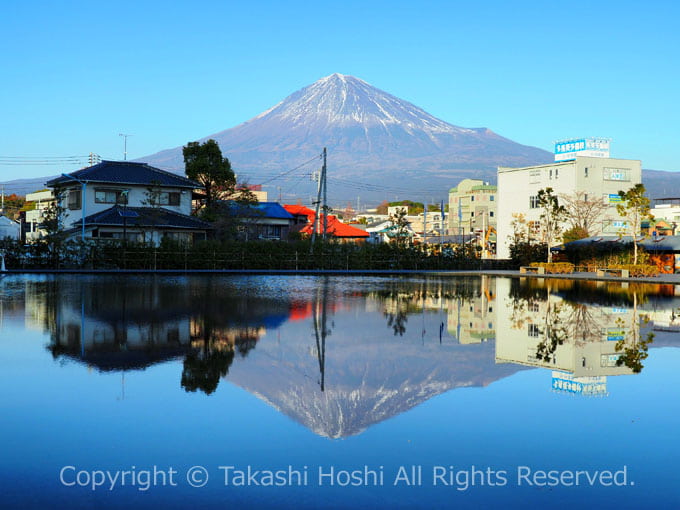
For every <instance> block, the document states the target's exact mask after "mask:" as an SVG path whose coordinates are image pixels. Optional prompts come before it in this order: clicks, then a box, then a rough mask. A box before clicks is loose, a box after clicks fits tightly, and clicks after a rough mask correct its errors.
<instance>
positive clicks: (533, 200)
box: [529, 195, 538, 209]
mask: <svg viewBox="0 0 680 510" xmlns="http://www.w3.org/2000/svg"><path fill="white" fill-rule="evenodd" d="M529 209H538V195H532V196H530V197H529Z"/></svg>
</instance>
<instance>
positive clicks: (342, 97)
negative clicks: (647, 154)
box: [140, 74, 552, 194]
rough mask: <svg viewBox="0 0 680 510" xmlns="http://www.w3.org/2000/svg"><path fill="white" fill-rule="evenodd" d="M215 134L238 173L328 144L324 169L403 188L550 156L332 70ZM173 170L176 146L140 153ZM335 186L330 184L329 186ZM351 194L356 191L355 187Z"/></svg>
mask: <svg viewBox="0 0 680 510" xmlns="http://www.w3.org/2000/svg"><path fill="white" fill-rule="evenodd" d="M208 138H214V139H215V140H217V141H218V142H219V144H220V147H221V148H222V152H223V153H224V154H225V155H227V156H228V157H229V159H230V160H231V161H232V164H233V166H234V168H235V169H236V171H237V172H238V173H239V175H240V176H242V177H245V178H247V179H248V180H249V182H251V183H257V182H259V181H260V180H261V179H262V176H264V175H271V174H275V173H278V172H282V171H286V170H289V169H291V168H293V167H295V166H297V165H299V164H300V163H302V162H304V161H306V160H308V159H310V157H313V156H314V155H315V154H319V153H320V151H321V149H322V147H327V148H328V153H329V168H330V171H331V175H332V176H334V177H338V178H354V177H357V178H358V177H361V178H362V182H374V183H384V182H385V179H390V180H392V181H394V180H395V179H396V180H397V182H398V184H399V185H401V186H403V187H407V188H410V187H411V186H412V185H414V184H417V183H420V186H421V187H422V182H423V180H422V179H423V172H425V173H426V176H427V178H428V179H429V181H428V188H432V189H437V188H441V189H442V190H447V189H448V188H449V187H451V186H453V185H454V184H455V183H456V182H457V180H458V179H459V178H462V177H467V176H470V175H478V176H479V177H480V178H484V179H487V180H488V179H489V178H491V177H494V176H495V170H496V167H497V166H498V165H510V166H515V165H516V166H521V165H530V164H535V163H544V162H549V161H550V160H551V159H552V158H551V155H550V154H549V153H548V152H546V151H543V150H541V149H537V148H535V147H528V146H525V145H521V144H518V143H515V142H513V141H511V140H508V139H507V138H503V137H502V136H499V135H497V134H496V133H494V132H492V131H490V130H489V129H486V128H474V129H471V128H463V127H458V126H454V125H452V124H449V123H447V122H444V121H442V120H440V119H438V118H436V117H434V116H432V115H430V114H429V113H427V112H425V111H424V110H422V109H421V108H418V107H417V106H415V105H413V104H411V103H409V102H407V101H404V100H402V99H399V98H397V97H395V96H392V95H391V94H388V93H386V92H383V91H381V90H379V89H377V88H375V87H372V86H371V85H369V84H368V83H366V82H364V81H363V80H360V79H358V78H355V77H352V76H344V75H341V74H333V75H331V76H327V77H325V78H322V79H321V80H319V81H317V82H315V83H313V84H312V85H309V86H308V87H305V88H303V89H301V90H299V91H297V92H295V93H293V94H291V95H290V96H288V97H287V98H286V99H284V100H283V101H281V102H280V103H279V104H277V105H276V106H274V107H273V108H270V109H269V110H267V111H265V112H263V113H261V114H260V115H258V116H257V117H255V118H253V119H251V120H249V121H247V122H244V123H243V124H240V125H238V126H236V127H234V128H231V129H227V130H225V131H222V132H219V133H215V134H212V135H209V136H206V137H204V138H202V139H201V140H206V139H208ZM140 160H142V161H146V162H148V163H150V164H152V165H156V166H159V167H161V168H166V169H169V170H174V171H181V170H182V168H183V161H182V154H181V147H177V148H174V149H169V150H166V151H162V152H159V153H157V154H154V155H151V156H148V157H145V158H140ZM338 187H339V186H336V190H337V188H338ZM355 194H356V193H355Z"/></svg>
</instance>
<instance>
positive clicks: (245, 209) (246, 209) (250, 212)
mask: <svg viewBox="0 0 680 510" xmlns="http://www.w3.org/2000/svg"><path fill="white" fill-rule="evenodd" d="M229 208H230V211H231V213H232V214H233V215H234V216H238V217H242V218H275V219H282V220H292V219H294V218H295V217H294V216H293V215H292V214H290V213H289V212H288V211H286V210H285V209H284V208H283V206H282V205H281V204H279V203H278V202H258V203H256V204H239V203H237V202H231V203H229Z"/></svg>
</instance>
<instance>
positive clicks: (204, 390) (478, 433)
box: [0, 276, 680, 508]
mask: <svg viewBox="0 0 680 510" xmlns="http://www.w3.org/2000/svg"><path fill="white" fill-rule="evenodd" d="M679 307H680V288H678V287H674V286H668V285H636V284H630V285H626V284H604V283H595V282H572V281H565V280H559V281H557V280H533V279H522V280H518V279H506V278H490V277H478V278H453V277H452V278H425V277H413V278H398V279H397V278H393V279H390V278H355V277H352V278H346V277H298V276H224V277H222V276H196V277H193V276H192V277H165V276H157V277H154V276H148V277H139V276H135V277H132V276H121V277H101V276H99V277H81V276H77V277H76V276H7V277H5V278H3V279H2V280H0V387H1V388H2V390H0V392H1V395H2V420H1V421H0V423H1V425H0V432H2V443H1V444H2V447H1V448H0V453H1V455H0V489H1V491H2V492H1V493H0V506H1V507H2V508H122V507H125V508H148V507H165V508H189V507H191V508H193V507H197V508H198V507H200V508H225V507H229V506H231V507H234V506H236V507H239V508H522V507H526V506H527V505H529V504H531V505H545V506H550V507H552V508H573V507H574V506H576V505H579V506H581V507H586V508H595V507H597V508H641V507H644V508H677V507H679V506H680V466H679V464H678V460H679V459H680V440H679V439H678V434H679V431H680V406H679V405H678V403H679V398H678V397H679V396H680V391H679V390H678V387H679V383H680V370H678V368H679V367H680V349H679V347H680V319H679V318H678V316H679V315H680V308H679ZM650 334H652V335H653V337H652V336H650ZM249 470H250V471H249ZM577 472H580V474H579V473H577ZM577 483H578V485H577Z"/></svg>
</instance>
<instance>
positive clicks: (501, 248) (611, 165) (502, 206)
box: [497, 144, 642, 259]
mask: <svg viewBox="0 0 680 510" xmlns="http://www.w3.org/2000/svg"><path fill="white" fill-rule="evenodd" d="M559 145H560V144H557V145H556V152H557V150H558V149H557V146H559ZM606 154H607V155H608V152H606ZM558 156H559V157H562V156H561V155H556V157H558ZM641 182H642V164H641V162H640V161H639V160H633V159H615V158H609V157H592V156H582V155H580V153H578V152H577V153H575V155H574V159H570V160H568V161H556V162H554V163H551V164H547V165H538V166H530V167H523V168H507V167H499V168H498V198H497V202H498V203H497V207H498V214H497V231H498V246H497V253H498V255H497V257H498V258H501V259H505V258H509V257H510V248H509V246H510V238H511V236H512V233H513V227H512V222H513V220H514V218H515V217H516V215H519V214H521V215H523V216H524V219H525V220H526V222H527V225H528V229H529V232H530V235H532V236H533V238H534V239H536V240H539V241H540V240H541V239H542V238H543V232H541V226H540V216H541V212H542V210H541V208H540V207H539V205H538V192H539V190H542V189H546V188H552V189H553V192H554V193H555V194H557V195H568V196H574V195H575V194H576V193H577V192H581V193H584V197H585V199H587V200H602V201H604V202H605V203H606V204H607V205H608V208H607V210H606V212H605V213H604V214H603V215H602V217H601V219H600V220H599V221H598V223H597V225H596V231H595V232H590V234H591V235H599V234H613V235H615V234H619V233H620V232H621V230H622V229H623V228H625V226H626V224H625V220H624V218H622V217H621V216H620V215H619V214H618V212H617V211H616V205H617V204H618V203H620V201H621V198H620V197H619V191H626V190H628V189H630V188H632V187H633V186H635V185H636V184H639V183H641ZM566 226H567V223H566V222H565V224H564V227H566ZM561 241H562V240H561V239H555V240H554V244H559V243H560V242H561Z"/></svg>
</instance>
